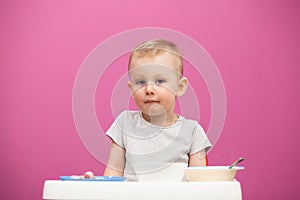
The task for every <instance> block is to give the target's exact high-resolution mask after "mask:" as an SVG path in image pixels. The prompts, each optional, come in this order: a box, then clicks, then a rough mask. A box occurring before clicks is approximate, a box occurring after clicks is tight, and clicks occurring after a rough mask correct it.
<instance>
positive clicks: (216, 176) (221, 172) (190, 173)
mask: <svg viewBox="0 0 300 200" xmlns="http://www.w3.org/2000/svg"><path fill="white" fill-rule="evenodd" d="M242 169H245V167H242V166H234V167H232V168H231V169H229V166H203V167H187V168H186V170H185V175H186V178H187V180H188V181H191V182H192V181H233V180H234V178H235V175H236V173H237V171H239V170H242Z"/></svg>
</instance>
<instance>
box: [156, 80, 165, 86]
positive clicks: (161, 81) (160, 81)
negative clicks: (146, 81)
mask: <svg viewBox="0 0 300 200" xmlns="http://www.w3.org/2000/svg"><path fill="white" fill-rule="evenodd" d="M165 82H166V81H165V80H162V79H158V80H156V81H155V83H156V84H158V85H160V84H163V83H165Z"/></svg>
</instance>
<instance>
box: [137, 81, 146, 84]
mask: <svg viewBox="0 0 300 200" xmlns="http://www.w3.org/2000/svg"><path fill="white" fill-rule="evenodd" d="M145 83H146V82H145V81H137V82H135V84H136V85H144V84H145Z"/></svg>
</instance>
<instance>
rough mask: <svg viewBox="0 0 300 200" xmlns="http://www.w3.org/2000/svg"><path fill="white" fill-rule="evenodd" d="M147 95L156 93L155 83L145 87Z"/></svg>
mask: <svg viewBox="0 0 300 200" xmlns="http://www.w3.org/2000/svg"><path fill="white" fill-rule="evenodd" d="M145 91H146V95H153V94H154V89H153V84H147V85H146V87H145Z"/></svg>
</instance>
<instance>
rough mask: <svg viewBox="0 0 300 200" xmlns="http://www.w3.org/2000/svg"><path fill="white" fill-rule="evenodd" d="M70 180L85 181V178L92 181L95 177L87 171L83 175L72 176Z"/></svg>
mask: <svg viewBox="0 0 300 200" xmlns="http://www.w3.org/2000/svg"><path fill="white" fill-rule="evenodd" d="M71 178H72V179H85V178H89V179H93V178H95V176H94V173H93V172H91V171H87V172H85V173H84V174H83V175H72V176H71Z"/></svg>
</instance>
